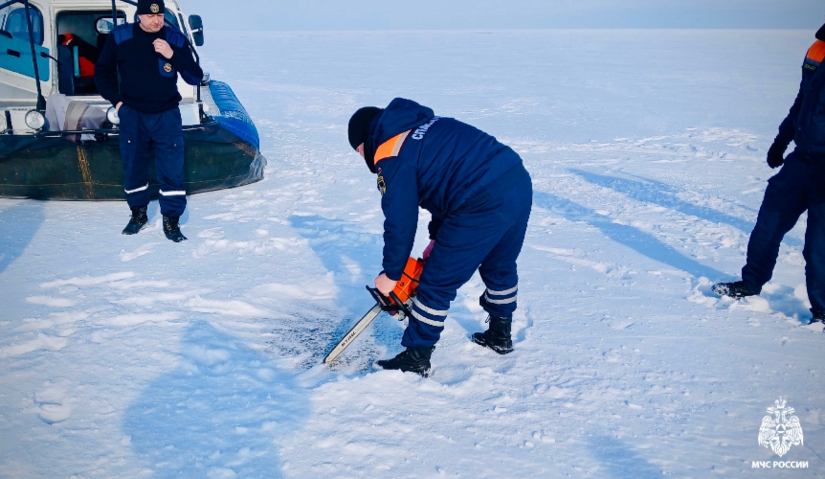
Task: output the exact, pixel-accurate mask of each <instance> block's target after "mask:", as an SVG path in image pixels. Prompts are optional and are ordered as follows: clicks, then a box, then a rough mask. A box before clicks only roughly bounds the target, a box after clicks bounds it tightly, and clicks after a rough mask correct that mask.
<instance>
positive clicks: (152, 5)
mask: <svg viewBox="0 0 825 479" xmlns="http://www.w3.org/2000/svg"><path fill="white" fill-rule="evenodd" d="M158 13H166V5H164V4H163V0H138V5H137V14H138V15H154V14H158Z"/></svg>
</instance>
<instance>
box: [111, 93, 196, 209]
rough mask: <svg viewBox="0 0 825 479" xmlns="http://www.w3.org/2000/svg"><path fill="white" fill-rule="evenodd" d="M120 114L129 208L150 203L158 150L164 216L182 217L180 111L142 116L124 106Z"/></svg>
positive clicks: (181, 129)
mask: <svg viewBox="0 0 825 479" xmlns="http://www.w3.org/2000/svg"><path fill="white" fill-rule="evenodd" d="M118 114H119V116H120V156H121V159H122V160H123V189H124V190H125V191H126V201H127V202H128V203H129V207H130V208H136V207H140V206H146V205H148V204H149V163H150V160H151V158H152V152H153V150H154V154H155V169H156V171H157V178H158V182H159V183H160V212H161V214H163V216H172V217H180V216H181V215H182V214H183V212H184V210H185V209H186V187H185V185H184V183H183V126H182V122H181V116H180V110H178V109H177V108H173V109H171V110H169V111H165V112H163V113H141V112H139V111H137V110H133V109H132V108H129V107H128V106H126V105H123V106H121V107H120V111H119V113H118Z"/></svg>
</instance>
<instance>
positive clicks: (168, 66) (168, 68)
mask: <svg viewBox="0 0 825 479" xmlns="http://www.w3.org/2000/svg"><path fill="white" fill-rule="evenodd" d="M163 71H165V72H166V73H171V72H172V64H171V63H167V64H166V65H163Z"/></svg>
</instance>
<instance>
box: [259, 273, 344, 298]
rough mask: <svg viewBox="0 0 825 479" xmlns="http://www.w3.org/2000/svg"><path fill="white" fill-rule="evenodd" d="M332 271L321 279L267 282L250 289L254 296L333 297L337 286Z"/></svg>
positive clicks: (336, 291)
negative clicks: (297, 281)
mask: <svg viewBox="0 0 825 479" xmlns="http://www.w3.org/2000/svg"><path fill="white" fill-rule="evenodd" d="M334 277H335V275H334V273H332V272H330V273H328V274H327V275H325V276H324V279H322V280H320V281H319V280H313V281H308V282H305V283H301V284H282V283H269V284H262V285H260V286H257V287H255V288H254V289H253V290H252V294H253V295H254V296H255V297H256V298H271V297H274V298H279V299H297V300H324V299H335V297H336V296H337V295H338V287H337V286H335V282H334V279H333V278H334Z"/></svg>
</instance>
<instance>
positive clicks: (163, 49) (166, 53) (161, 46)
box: [153, 38, 175, 60]
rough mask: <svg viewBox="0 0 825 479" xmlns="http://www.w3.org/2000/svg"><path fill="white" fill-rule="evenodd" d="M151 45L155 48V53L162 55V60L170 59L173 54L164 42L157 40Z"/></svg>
mask: <svg viewBox="0 0 825 479" xmlns="http://www.w3.org/2000/svg"><path fill="white" fill-rule="evenodd" d="M153 45H154V46H155V51H156V52H158V53H160V54H161V55H163V58H165V59H167V60H171V59H172V55H174V54H175V52H174V50H172V47H170V46H169V43H168V42H167V41H166V40H163V39H161V38H158V39H157V40H155V41H154V43H153Z"/></svg>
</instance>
